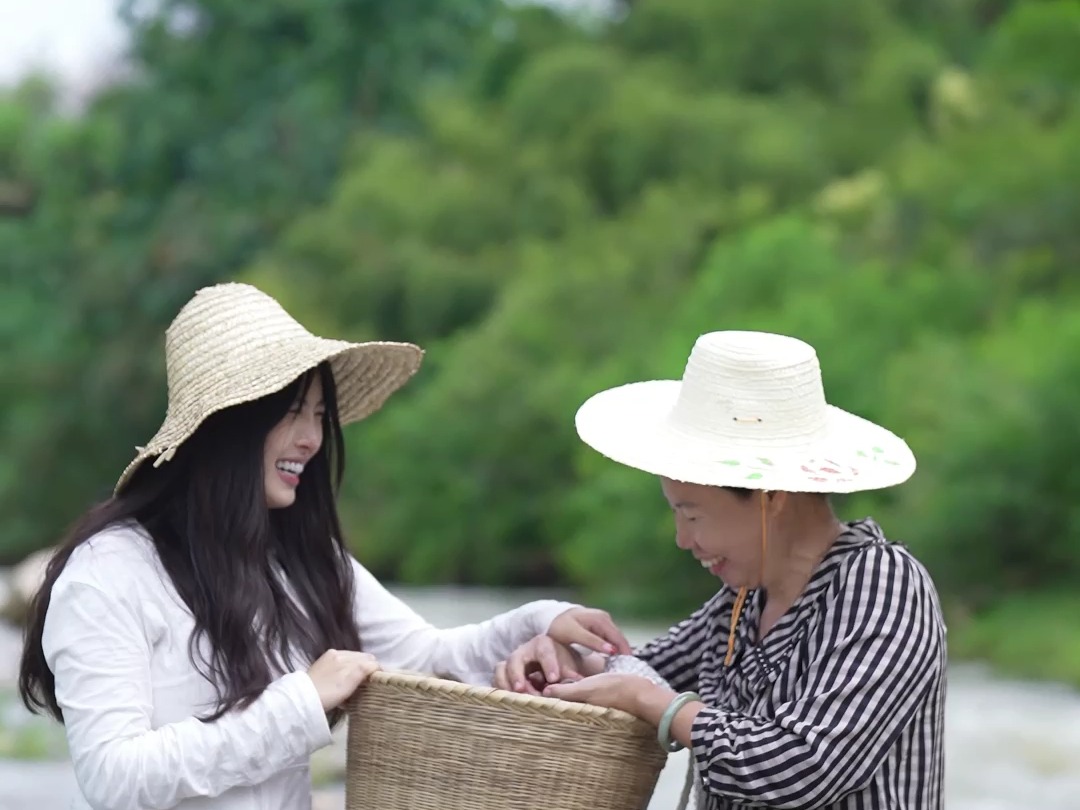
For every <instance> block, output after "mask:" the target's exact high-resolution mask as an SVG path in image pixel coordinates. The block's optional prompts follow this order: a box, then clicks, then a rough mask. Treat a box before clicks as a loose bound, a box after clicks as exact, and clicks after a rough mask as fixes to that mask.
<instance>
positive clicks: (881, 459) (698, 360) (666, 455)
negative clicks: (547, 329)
mask: <svg viewBox="0 0 1080 810" xmlns="http://www.w3.org/2000/svg"><path fill="white" fill-rule="evenodd" d="M576 424H577V431H578V435H579V436H581V438H582V440H583V441H584V442H585V443H587V444H588V445H590V446H591V447H592V448H594V449H595V450H597V451H598V452H600V453H602V454H603V455H605V456H607V457H608V458H610V459H612V460H614V461H617V462H620V463H621V464H625V465H627V466H629V467H633V468H635V469H638V470H643V471H645V472H649V473H653V474H654V475H658V476H662V477H665V478H670V479H672V480H675V481H683V482H687V483H694V484H704V485H709V486H726V487H742V488H746V489H756V490H771V491H778V492H780V491H783V492H820V493H848V492H858V491H863V490H873V489H883V488H885V487H890V486H895V485H896V484H900V483H903V482H904V481H906V480H907V479H908V478H910V477H911V475H912V474H913V473H914V472H915V456H914V454H913V453H912V452H911V449H910V448H909V447H908V445H907V443H906V442H904V440H903V439H901V438H899V437H898V436H896V435H895V434H894V433H892V432H891V431H889V430H887V429H886V428H883V427H881V426H879V425H876V424H874V423H873V422H869V421H867V420H866V419H863V418H861V417H858V416H855V415H854V414H851V413H848V412H847V411H843V410H841V409H839V408H837V407H835V406H832V405H829V404H828V403H827V402H826V401H825V392H824V387H823V385H822V381H821V369H820V366H819V364H818V358H817V353H816V352H815V351H814V349H813V347H811V346H809V345H807V344H806V343H804V342H803V341H801V340H798V339H796V338H792V337H787V336H784V335H775V334H771V333H767V332H712V333H709V334H705V335H702V336H701V337H699V338H698V340H697V341H696V343H695V344H694V348H693V350H692V352H691V354H690V358H689V360H688V361H687V364H686V369H685V371H684V373H683V378H682V380H653V381H649V382H637V383H631V384H628V385H623V386H619V387H617V388H612V389H610V390H607V391H603V392H601V393H599V394H596V395H595V396H593V397H591V398H590V399H589V400H588V401H586V402H585V404H584V405H582V406H581V408H580V409H579V410H578V413H577V417H576Z"/></svg>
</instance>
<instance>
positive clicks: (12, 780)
mask: <svg viewBox="0 0 1080 810" xmlns="http://www.w3.org/2000/svg"><path fill="white" fill-rule="evenodd" d="M394 590H395V591H396V592H397V593H398V594H399V595H401V597H402V598H404V599H405V600H406V601H407V602H408V603H409V604H410V605H412V606H413V607H414V608H415V609H416V610H417V611H418V612H419V613H420V614H421V615H423V616H425V617H427V618H429V620H430V621H432V622H433V623H435V624H438V625H440V626H451V625H455V624H461V623H464V622H472V621H478V620H482V619H485V618H487V617H489V616H491V615H493V614H495V613H497V612H500V611H502V610H506V609H508V608H510V607H514V606H516V605H519V604H521V603H522V602H524V601H528V600H529V599H532V598H535V597H536V595H535V594H531V593H524V592H514V591H490V590H462V589H456V588H446V589H427V588H424V589H411V588H410V589H404V588H398V589H394ZM656 629H657V628H655V627H643V626H634V625H627V626H625V631H626V632H627V635H629V636H630V637H631V641H632V642H638V641H642V640H645V639H647V638H649V637H650V636H651V635H652V634H653V633H654V631H655V630H656ZM18 649H19V638H18V634H17V633H16V632H15V631H14V630H13V629H12V628H10V627H4V626H0V684H4V683H7V684H9V685H10V683H11V682H12V679H13V675H14V671H15V666H16V662H17V658H18ZM0 711H4V712H18V711H21V709H19V708H17V707H11V706H8V707H0ZM946 743H947V746H946V767H945V771H946V794H947V801H946V807H947V808H948V810H1036V809H1037V810H1080V693H1077V692H1076V691H1073V690H1070V689H1067V688H1065V687H1061V686H1055V685H1047V684H1036V683H1025V682H1017V681H1009V680H1005V679H1001V678H997V677H994V676H993V675H992V674H991V673H989V672H988V671H987V670H985V669H983V668H980V667H974V666H955V667H954V668H953V670H952V673H951V675H950V681H949V693H948V699H947V718H946ZM685 756H686V754H685V752H682V753H679V754H675V755H672V757H671V759H670V760H669V763H668V766H667V768H665V770H664V773H663V774H662V776H661V780H660V784H659V786H658V788H657V792H656V794H655V796H654V798H653V801H652V803H651V805H650V810H671V808H673V807H674V806H675V804H676V802H677V800H678V797H679V792H680V790H681V788H682V781H683V775H684V774H685V767H686V760H685ZM73 784H74V780H73V779H72V776H71V772H70V768H69V767H68V766H67V765H66V764H65V763H28V762H11V761H8V762H5V761H3V760H0V810H22V809H23V808H29V807H32V808H33V810H61V808H64V807H65V806H66V798H67V795H68V792H69V791H70V789H71V786H72V785H73ZM538 806H542V802H540V804H539V805H538Z"/></svg>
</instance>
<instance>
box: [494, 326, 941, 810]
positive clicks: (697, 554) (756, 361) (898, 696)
mask: <svg viewBox="0 0 1080 810" xmlns="http://www.w3.org/2000/svg"><path fill="white" fill-rule="evenodd" d="M577 429H578V432H579V434H580V436H581V438H582V439H583V440H584V441H585V442H586V443H587V444H589V445H590V446H591V447H593V448H594V449H596V450H597V451H599V452H600V453H601V454H603V455H605V456H607V457H609V458H611V459H613V460H615V461H617V462H620V463H622V464H625V465H628V466H630V467H633V468H636V469H639V470H643V471H645V472H649V473H652V474H653V475H656V476H658V477H659V478H660V483H661V488H662V490H663V495H664V497H665V499H666V500H667V502H668V504H669V506H670V507H671V510H672V512H673V514H674V517H675V530H676V544H677V545H678V547H679V548H680V549H683V550H684V551H687V552H689V553H690V554H692V555H693V556H694V558H695V559H696V560H697V562H698V563H700V564H701V565H702V566H703V567H704V568H705V569H706V570H708V571H709V572H710V573H711V574H712V575H713V576H715V577H717V578H718V579H719V580H720V588H719V591H718V592H717V593H716V595H715V596H713V597H712V598H711V599H710V600H709V601H708V602H706V603H705V605H703V606H702V607H701V608H699V609H698V610H697V611H696V612H695V613H694V614H693V615H691V616H690V617H689V618H687V619H685V620H684V621H682V622H680V623H678V624H676V625H675V626H674V627H672V628H671V629H670V630H669V631H668V632H667V633H666V634H664V635H663V636H661V637H659V638H657V639H655V640H653V641H651V642H650V643H648V644H646V645H644V646H643V647H641V648H640V649H637V650H635V652H634V655H635V656H636V657H637V658H636V660H635V659H625V658H622V657H620V656H616V657H614V658H613V659H609V660H608V661H607V662H606V665H605V660H604V658H603V657H602V656H594V655H588V656H585V657H584V658H582V657H579V656H577V655H576V654H575V653H574V652H573V651H572V650H570V649H569V648H567V647H566V646H565V645H562V644H561V643H559V642H558V640H553V639H551V638H550V637H548V636H539V637H537V638H536V639H534V640H532V641H530V642H528V643H527V644H526V645H524V646H523V647H522V648H519V649H518V650H517V651H516V652H515V653H514V654H513V655H512V656H511V657H510V659H509V660H508V661H507V662H505V663H501V664H500V665H499V668H498V670H497V675H496V683H497V684H498V685H501V686H504V687H505V688H513V689H518V690H523V691H531V690H532V689H534V688H535V687H534V685H530V683H529V677H530V675H532V674H533V673H532V670H540V671H541V672H543V673H545V675H544V677H545V678H546V680H547V681H548V683H549V684H550V685H548V686H547V687H546V688H545V689H544V694H546V695H549V696H551V697H558V698H563V699H566V700H573V701H583V702H588V703H594V704H598V705H602V706H609V707H613V708H618V709H623V710H625V711H628V712H630V713H632V714H635V715H637V716H639V717H641V718H643V719H645V720H647V721H648V722H650V723H652V724H654V725H655V726H656V727H657V734H658V739H659V741H660V744H661V745H662V746H663V747H664V748H665V749H667V750H671V751H674V750H677V749H679V748H682V747H686V748H689V749H690V751H691V757H690V762H691V764H692V765H693V766H694V770H696V780H695V781H696V783H697V790H698V792H699V795H700V797H701V799H702V802H703V803H704V806H706V807H707V808H710V809H711V810H718V809H719V808H734V807H741V806H754V807H778V808H779V807H783V808H845V810H846V809H849V808H850V810H855V808H859V810H879V809H880V810H884V808H890V810H898V809H899V808H904V809H905V810H916V809H918V810H923V809H924V808H926V809H927V810H929V809H930V808H934V809H935V810H936V809H937V808H940V807H942V804H943V798H942V763H943V747H942V743H943V705H944V695H945V663H946V654H945V628H944V624H943V621H942V617H941V612H940V609H939V605H938V599H937V595H936V592H935V589H934V585H933V583H932V582H931V579H930V577H929V575H928V574H927V572H926V571H925V570H924V568H923V567H922V565H920V564H919V562H918V561H917V560H916V559H915V558H914V557H913V556H912V555H911V554H910V553H909V552H908V551H907V550H906V549H905V548H904V547H903V546H901V545H897V544H895V543H892V542H890V541H889V540H887V539H886V537H885V535H884V534H883V532H882V530H881V528H880V527H879V526H878V524H877V523H876V522H875V521H874V520H873V519H870V518H866V519H862V520H858V521H854V522H841V521H840V520H839V519H837V517H836V515H835V514H834V512H833V510H832V507H831V505H830V502H829V499H828V495H829V493H849V492H856V491H860V490H873V489H881V488H884V487H889V486H893V485H896V484H900V483H902V482H903V481H905V480H906V479H907V478H908V477H909V476H910V475H911V474H912V473H913V472H914V470H915V459H914V457H913V455H912V453H911V451H910V450H909V448H908V446H907V445H906V444H905V443H904V442H903V441H902V440H901V439H899V438H898V437H897V436H895V435H893V434H892V433H891V432H889V431H888V430H886V429H884V428H882V427H879V426H877V425H875V424H872V423H870V422H868V421H866V420H864V419H861V418H859V417H857V416H854V415H852V414H850V413H847V412H845V411H842V410H840V409H838V408H836V407H833V406H831V405H829V404H827V403H826V400H825V395H824V390H823V387H822V381H821V373H820V369H819V366H818V359H817V356H816V353H815V351H814V350H813V348H811V347H810V346H808V345H807V344H805V343H803V342H802V341H799V340H796V339H793V338H790V337H785V336H781V335H773V334H763V333H747V332H717V333H712V334H707V335H703V336H701V337H700V338H699V339H698V340H697V342H696V344H695V345H694V348H693V350H692V352H691V355H690V358H689V361H688V363H687V365H686V369H685V372H684V375H683V378H682V380H680V381H652V382H641V383H635V384H631V385H626V386H622V387H618V388H615V389H612V390H608V391H604V392H602V393H600V394H597V395H596V396H594V397H592V398H591V399H590V400H589V401H588V402H586V403H585V404H584V405H583V406H582V408H581V409H580V411H579V412H578V414H577ZM628 661H629V663H630V664H631V666H627V665H626V664H627V662H628ZM605 669H607V670H608V671H604V670H605ZM612 670H614V671H612ZM628 670H629V671H628ZM635 670H636V671H635ZM651 675H655V676H658V677H650V676H651ZM582 676H584V677H582ZM560 681H568V682H565V683H559V682H560ZM684 801H685V796H684Z"/></svg>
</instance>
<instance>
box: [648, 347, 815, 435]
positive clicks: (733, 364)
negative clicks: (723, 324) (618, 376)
mask: <svg viewBox="0 0 1080 810" xmlns="http://www.w3.org/2000/svg"><path fill="white" fill-rule="evenodd" d="M828 410H829V408H828V404H827V402H826V399H825V390H824V386H823V384H822V379H821V366H820V364H819V362H818V357H817V352H815V351H814V348H813V347H812V346H810V345H809V344H807V343H805V342H803V341H801V340H799V339H797V338H792V337H788V336H786V335H775V334H769V333H763V332H737V331H725V332H710V333H708V334H704V335H701V336H700V337H699V338H698V339H697V341H696V342H695V343H694V348H693V350H692V351H691V353H690V357H689V359H688V360H687V363H686V369H685V371H684V373H683V379H682V386H681V388H680V391H679V396H678V398H677V400H676V402H675V405H674V407H673V408H672V411H671V413H670V415H669V417H668V423H669V426H670V427H671V428H672V429H674V430H676V431H679V432H681V433H685V434H687V435H697V436H702V435H708V436H709V438H710V439H715V440H718V441H720V442H722V443H724V444H725V445H727V446H731V447H747V448H761V449H765V448H768V447H774V446H775V447H783V448H786V449H789V450H790V449H797V448H799V447H804V446H805V447H809V446H812V445H813V444H814V443H815V442H818V441H820V440H821V439H822V438H823V437H825V436H826V435H827V434H828Z"/></svg>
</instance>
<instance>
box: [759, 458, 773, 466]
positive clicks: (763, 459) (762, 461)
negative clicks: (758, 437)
mask: <svg viewBox="0 0 1080 810" xmlns="http://www.w3.org/2000/svg"><path fill="white" fill-rule="evenodd" d="M758 461H760V462H761V463H762V464H768V465H769V466H770V467H771V466H772V462H771V461H769V459H767V458H762V457H761V456H758Z"/></svg>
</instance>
